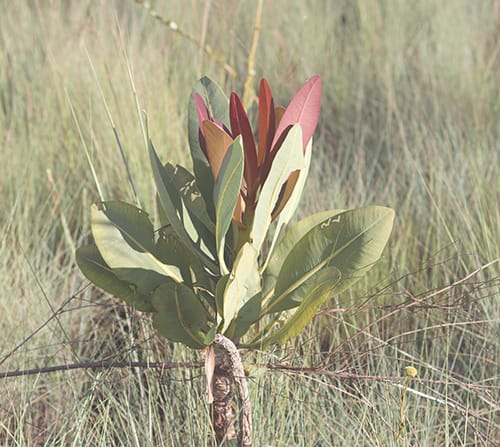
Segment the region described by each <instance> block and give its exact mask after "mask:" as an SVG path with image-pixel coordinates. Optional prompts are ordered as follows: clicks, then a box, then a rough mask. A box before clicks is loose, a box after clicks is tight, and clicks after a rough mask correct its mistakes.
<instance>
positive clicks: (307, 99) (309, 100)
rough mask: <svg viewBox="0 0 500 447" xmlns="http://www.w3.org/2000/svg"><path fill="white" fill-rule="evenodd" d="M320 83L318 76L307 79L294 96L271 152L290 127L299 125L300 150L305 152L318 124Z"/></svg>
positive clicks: (277, 132) (281, 122)
mask: <svg viewBox="0 0 500 447" xmlns="http://www.w3.org/2000/svg"><path fill="white" fill-rule="evenodd" d="M321 90H322V83H321V78H320V77H319V76H313V77H312V78H311V79H309V80H308V81H307V82H306V83H305V84H304V85H303V86H302V87H301V88H300V90H299V91H298V92H297V93H296V94H295V96H294V97H293V98H292V100H291V101H290V104H289V105H288V107H287V108H286V110H285V113H284V114H283V116H282V118H281V120H280V123H279V125H278V127H277V129H276V133H275V136H274V139H273V143H272V150H273V151H274V150H276V149H277V148H276V144H277V142H278V141H279V140H280V137H281V136H282V134H283V132H284V131H285V130H286V129H287V128H288V127H290V126H293V125H295V124H297V123H298V124H300V127H301V128H302V148H303V149H304V150H305V148H306V146H307V143H308V142H309V140H310V139H311V137H312V135H313V133H314V130H315V129H316V126H317V124H318V119H319V112H320V108H321Z"/></svg>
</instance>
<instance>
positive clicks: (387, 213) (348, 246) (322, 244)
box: [265, 206, 394, 313]
mask: <svg viewBox="0 0 500 447" xmlns="http://www.w3.org/2000/svg"><path fill="white" fill-rule="evenodd" d="M393 221H394V211H393V210H392V209H390V208H385V207H381V206H369V207H366V208H359V209H354V210H349V211H344V212H342V213H339V214H337V215H334V216H331V217H329V218H328V219H326V220H324V221H322V222H321V223H320V224H318V225H316V226H315V227H313V228H312V229H311V230H310V231H309V232H307V233H306V234H305V235H304V236H303V237H302V238H301V239H300V240H299V241H298V242H297V243H296V244H295V246H294V247H293V248H292V249H291V250H290V252H289V253H288V256H287V257H286V259H285V260H284V262H283V265H282V267H281V269H280V272H279V275H278V278H277V281H276V285H275V287H274V296H273V297H272V298H271V300H270V301H269V302H268V303H266V308H265V313H272V312H274V310H275V309H278V308H280V306H282V303H281V302H282V301H283V300H287V299H290V298H289V296H290V294H292V293H293V292H294V291H295V290H297V289H299V288H300V287H301V286H302V285H303V284H304V283H305V282H306V281H308V279H309V278H311V277H312V276H313V275H314V274H316V273H317V272H318V271H320V270H321V269H323V268H325V267H327V266H334V267H336V268H337V269H338V270H339V271H340V273H341V275H342V282H341V283H340V284H339V285H338V286H337V287H336V289H335V293H340V292H341V291H342V290H345V289H346V288H347V287H350V286H351V285H352V284H354V283H355V282H356V281H357V280H359V279H360V278H361V277H362V276H363V275H364V274H365V273H366V272H367V271H368V270H369V269H370V268H371V267H372V266H373V265H374V264H375V262H377V261H378V259H379V258H380V256H381V255H382V251H383V249H384V247H385V245H386V243H387V240H388V239H389V236H390V234H391V230H392V224H393Z"/></svg>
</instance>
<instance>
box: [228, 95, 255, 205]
mask: <svg viewBox="0 0 500 447" xmlns="http://www.w3.org/2000/svg"><path fill="white" fill-rule="evenodd" d="M229 110H230V113H229V118H230V120H231V131H232V134H233V137H236V136H237V135H241V137H242V139H243V149H244V155H245V164H244V170H245V182H246V187H247V195H248V199H249V201H250V202H251V203H253V202H254V200H255V196H256V192H257V149H256V148H255V140H254V136H253V132H252V128H251V127H250V122H249V121H248V116H247V113H246V111H245V108H244V107H243V103H242V102H241V99H240V98H239V96H238V95H237V94H236V93H232V94H231V97H230V99H229Z"/></svg>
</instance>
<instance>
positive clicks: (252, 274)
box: [218, 242, 261, 334]
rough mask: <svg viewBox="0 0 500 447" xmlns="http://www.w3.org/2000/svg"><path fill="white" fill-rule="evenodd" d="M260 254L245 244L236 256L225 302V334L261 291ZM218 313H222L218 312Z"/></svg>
mask: <svg viewBox="0 0 500 447" xmlns="http://www.w3.org/2000/svg"><path fill="white" fill-rule="evenodd" d="M257 257H258V253H257V251H256V250H255V249H254V247H253V246H252V245H251V244H250V243H248V242H247V243H245V244H244V245H243V247H242V248H241V249H240V251H239V253H238V255H237V256H236V259H235V262H234V266H233V269H232V271H231V274H230V275H229V280H228V282H227V285H226V288H225V290H224V300H223V310H222V312H221V313H222V316H223V323H222V328H221V329H220V331H221V333H222V334H223V333H224V332H225V331H226V330H227V328H228V327H229V326H230V324H231V322H232V321H233V319H234V318H235V317H236V315H237V314H238V311H239V310H240V309H241V307H242V306H244V305H245V303H246V302H247V301H248V300H249V299H250V298H252V297H253V296H254V295H256V294H257V293H258V292H259V291H260V290H261V277H260V274H259V266H258V263H257ZM218 312H220V311H219V310H218Z"/></svg>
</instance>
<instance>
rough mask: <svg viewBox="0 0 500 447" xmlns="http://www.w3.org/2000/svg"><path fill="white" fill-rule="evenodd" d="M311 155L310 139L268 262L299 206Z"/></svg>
mask: <svg viewBox="0 0 500 447" xmlns="http://www.w3.org/2000/svg"><path fill="white" fill-rule="evenodd" d="M311 153H312V139H311V140H310V141H309V144H308V145H307V148H306V152H305V155H304V167H303V168H302V169H301V170H300V171H299V176H298V179H297V183H295V187H294V189H293V191H292V193H291V195H290V197H289V198H288V201H287V202H286V205H285V206H284V207H283V209H282V210H281V212H280V214H279V217H278V223H277V225H276V229H275V232H274V236H273V241H272V243H271V247H270V248H269V253H268V258H267V259H268V260H269V259H270V256H271V255H272V253H273V250H274V247H275V245H276V242H277V241H278V238H279V236H280V235H281V233H282V231H283V229H284V227H285V226H286V225H287V224H288V222H290V219H291V218H292V217H293V215H294V214H295V211H296V209H297V206H298V204H299V200H300V197H301V196H302V191H303V190H304V185H305V183H306V178H307V175H308V174H309V167H310V165H311ZM266 264H267V261H266V263H265V264H264V268H265V265H266Z"/></svg>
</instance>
